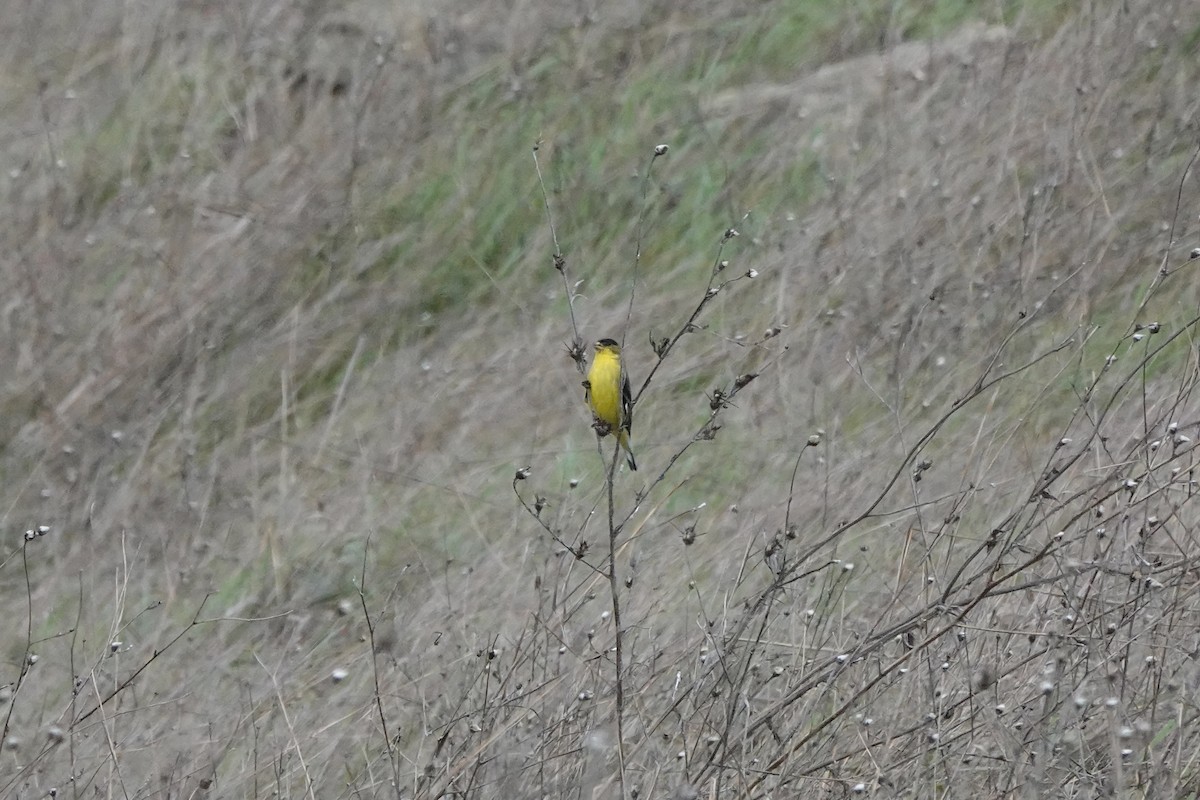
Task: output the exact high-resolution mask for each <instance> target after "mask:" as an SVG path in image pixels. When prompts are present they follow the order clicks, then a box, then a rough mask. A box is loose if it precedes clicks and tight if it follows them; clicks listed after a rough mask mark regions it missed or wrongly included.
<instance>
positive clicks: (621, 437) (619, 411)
mask: <svg viewBox="0 0 1200 800" xmlns="http://www.w3.org/2000/svg"><path fill="white" fill-rule="evenodd" d="M595 347H596V355H595V356H594V357H593V358H592V368H591V369H589V370H588V375H587V380H586V381H584V382H583V386H584V390H585V394H584V396H585V397H586V399H587V404H588V405H589V406H590V407H591V409H592V415H593V416H594V417H595V418H596V431H597V432H598V433H599V434H600V435H601V436H603V435H605V434H606V433H609V432H612V433H615V434H616V435H617V442H618V445H619V446H620V447H624V448H625V454H626V455H627V456H628V461H629V468H630V469H631V470H634V471H637V461H635V460H634V458H633V450H631V449H630V448H629V429H630V425H631V423H632V422H633V400H632V397H631V395H630V392H629V376H628V375H627V374H626V373H625V366H624V365H623V364H622V363H621V345H619V344H617V342H616V340H614V339H601V340H600V341H598V342H596V345H595Z"/></svg>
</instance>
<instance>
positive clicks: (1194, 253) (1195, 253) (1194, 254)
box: [1188, 247, 1200, 258]
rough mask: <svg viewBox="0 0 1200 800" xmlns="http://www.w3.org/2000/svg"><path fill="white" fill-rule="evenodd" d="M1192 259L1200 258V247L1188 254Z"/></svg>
mask: <svg viewBox="0 0 1200 800" xmlns="http://www.w3.org/2000/svg"><path fill="white" fill-rule="evenodd" d="M1188 255H1189V256H1190V257H1192V258H1200V247H1193V248H1192V252H1190V253H1188Z"/></svg>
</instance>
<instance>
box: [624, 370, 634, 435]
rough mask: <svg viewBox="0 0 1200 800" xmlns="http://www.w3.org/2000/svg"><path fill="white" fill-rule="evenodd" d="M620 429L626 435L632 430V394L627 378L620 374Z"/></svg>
mask: <svg viewBox="0 0 1200 800" xmlns="http://www.w3.org/2000/svg"><path fill="white" fill-rule="evenodd" d="M621 427H622V428H624V429H625V432H626V433H630V432H631V431H632V429H633V393H632V392H631V391H630V390H629V376H628V375H626V374H625V373H624V371H622V372H621Z"/></svg>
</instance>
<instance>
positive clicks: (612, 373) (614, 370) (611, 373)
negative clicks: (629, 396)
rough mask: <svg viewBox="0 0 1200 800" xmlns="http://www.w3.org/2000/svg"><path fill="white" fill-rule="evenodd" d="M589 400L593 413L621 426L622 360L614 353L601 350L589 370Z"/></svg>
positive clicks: (609, 422)
mask: <svg viewBox="0 0 1200 800" xmlns="http://www.w3.org/2000/svg"><path fill="white" fill-rule="evenodd" d="M588 383H589V384H590V387H591V388H590V389H589V390H588V401H589V403H588V404H589V405H590V406H591V407H592V413H593V414H595V415H596V416H597V417H599V418H600V419H602V420H604V421H605V422H607V423H608V424H609V425H611V426H612V428H613V430H616V429H618V428H620V427H621V361H620V359H618V358H617V356H616V355H614V354H613V353H611V352H609V351H606V350H600V351H598V352H597V353H596V357H595V358H593V359H592V368H591V369H590V370H588Z"/></svg>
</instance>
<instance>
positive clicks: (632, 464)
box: [617, 431, 637, 472]
mask: <svg viewBox="0 0 1200 800" xmlns="http://www.w3.org/2000/svg"><path fill="white" fill-rule="evenodd" d="M617 441H618V442H620V443H621V447H624V448H625V456H626V461H628V462H629V468H630V469H631V470H633V471H634V472H637V460H636V459H634V457H633V448H631V447H630V446H629V434H627V433H625V431H618V432H617Z"/></svg>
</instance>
